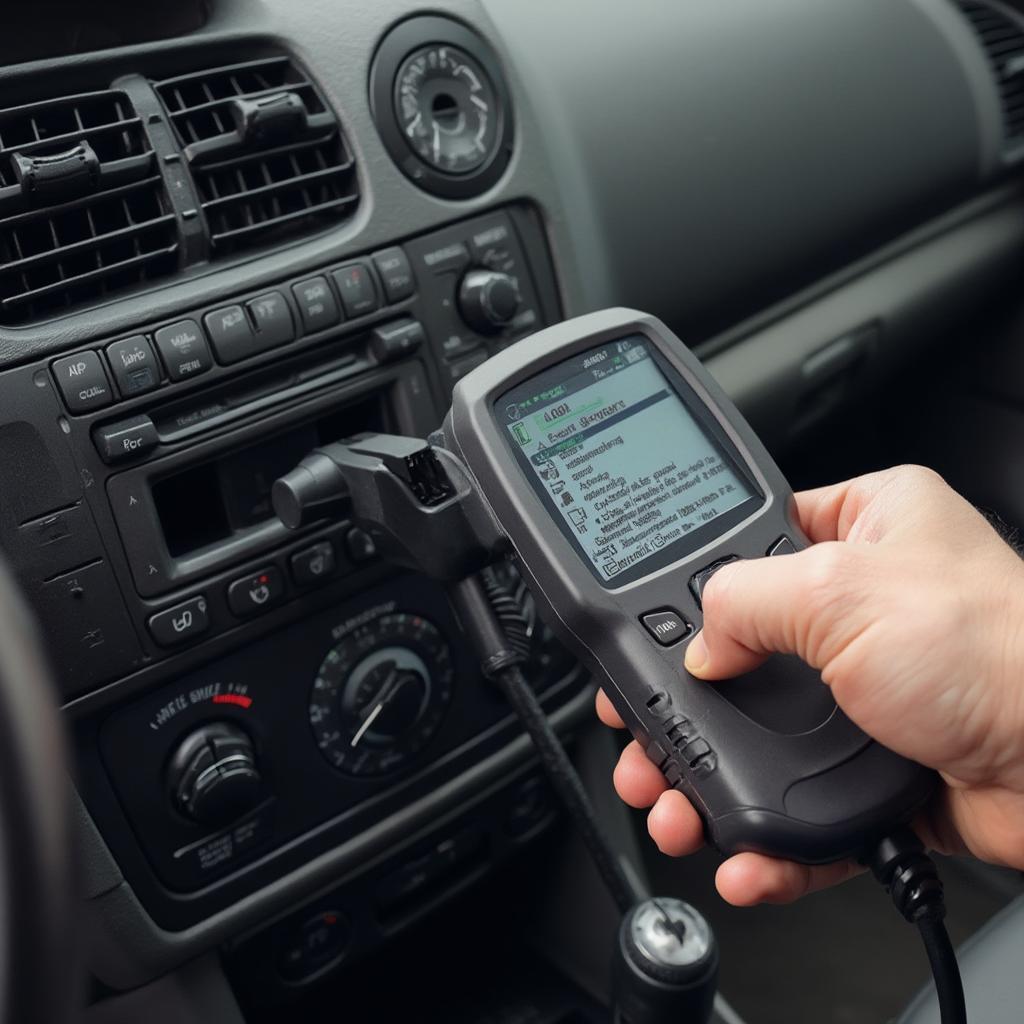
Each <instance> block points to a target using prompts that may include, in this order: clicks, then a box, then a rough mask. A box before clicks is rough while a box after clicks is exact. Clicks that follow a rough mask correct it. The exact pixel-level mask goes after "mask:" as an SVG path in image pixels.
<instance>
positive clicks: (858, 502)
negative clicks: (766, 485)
mask: <svg viewBox="0 0 1024 1024" xmlns="http://www.w3.org/2000/svg"><path fill="white" fill-rule="evenodd" d="M901 474H902V475H904V476H906V475H908V474H907V467H896V468H894V469H886V470H882V471H881V472H878V473H867V474H866V475H864V476H858V477H855V478H854V479H853V480H844V481H843V482H842V483H838V484H830V485H828V486H826V487H816V488H814V489H812V490H809V491H798V492H797V493H796V494H795V495H794V496H793V497H794V499H795V501H796V510H797V516H798V518H799V520H800V526H801V528H802V529H803V531H804V533H806V534H807V536H808V537H809V538H810V540H811V542H812V543H814V544H821V543H823V542H825V541H830V540H846V539H847V537H848V536H849V534H850V529H851V528H852V526H853V524H854V523H855V522H857V520H858V519H859V518H860V516H861V513H862V512H863V511H864V509H865V508H866V507H867V506H868V505H869V504H870V503H871V502H872V501H874V499H875V498H876V497H877V496H878V495H879V493H880V492H882V491H883V490H885V489H886V488H887V487H890V486H891V485H892V484H893V483H895V482H897V481H898V480H899V479H900V476H901Z"/></svg>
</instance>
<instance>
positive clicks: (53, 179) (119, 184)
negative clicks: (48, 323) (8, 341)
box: [0, 90, 178, 324]
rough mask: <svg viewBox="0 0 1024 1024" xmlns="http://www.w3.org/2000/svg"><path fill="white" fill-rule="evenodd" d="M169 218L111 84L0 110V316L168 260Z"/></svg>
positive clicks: (142, 277)
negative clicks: (93, 89)
mask: <svg viewBox="0 0 1024 1024" xmlns="http://www.w3.org/2000/svg"><path fill="white" fill-rule="evenodd" d="M177 249H178V235H177V231H176V227H175V218H174V214H173V211H172V210H171V207H170V204H169V203H168V201H167V197H166V194H165V191H164V186H163V182H162V179H161V177H160V175H159V173H158V171H157V168H156V164H155V160H154V156H153V153H152V150H151V148H150V145H149V142H148V140H147V136H146V133H145V132H144V130H143V127H142V123H141V121H140V119H139V117H138V116H137V115H136V113H135V110H134V109H133V107H132V105H131V103H130V101H129V100H128V97H127V96H126V95H125V94H124V93H122V92H119V91H117V90H109V91H101V92H91V93H84V94H81V95H76V96H65V97H61V98H58V99H51V100H47V101H45V102H41V103H33V104H30V105H27V106H20V107H9V108H6V109H3V110H0V323H3V324H20V323H25V322H27V321H29V320H35V319H40V318H42V317H44V316H48V315H52V314H53V313H55V312H59V311H62V310H64V309H67V308H70V307H73V306H76V305H79V304H80V303H82V302H87V301H95V300H96V299H98V298H102V297H104V296H106V295H109V294H113V293H115V292H118V291H121V290H123V289H125V288H130V287H132V286H136V285H138V284H140V283H142V282H146V281H151V280H153V279H155V278H158V277H161V276H163V275H165V274H168V273H170V272H172V271H173V270H174V269H175V268H176V266H177Z"/></svg>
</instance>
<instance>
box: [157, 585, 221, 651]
mask: <svg viewBox="0 0 1024 1024" xmlns="http://www.w3.org/2000/svg"><path fill="white" fill-rule="evenodd" d="M209 628H210V617H209V615H208V614H207V611H206V598H205V597H193V598H190V599H189V600H188V601H182V603H181V604H176V605H174V607H173V608H165V609H164V610H163V611H162V612H157V613H156V614H155V615H151V616H150V617H149V632H150V633H151V634H152V636H153V639H154V640H155V641H156V642H157V643H158V644H159V645H160V646H161V647H177V646H178V645H179V644H185V643H188V642H189V641H190V640H194V639H196V637H199V636H202V635H203V633H205V632H206V631H207V630H208V629H209Z"/></svg>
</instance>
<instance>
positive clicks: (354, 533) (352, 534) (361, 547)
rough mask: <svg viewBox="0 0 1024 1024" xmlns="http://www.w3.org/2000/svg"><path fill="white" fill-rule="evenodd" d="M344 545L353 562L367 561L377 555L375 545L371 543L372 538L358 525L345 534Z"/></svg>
mask: <svg viewBox="0 0 1024 1024" xmlns="http://www.w3.org/2000/svg"><path fill="white" fill-rule="evenodd" d="M345 546H346V547H347V548H348V554H349V557H350V558H351V559H352V561H353V562H357V563H358V562H368V561H370V559H371V558H376V557H377V545H376V544H374V543H373V538H372V537H371V536H370V535H369V534H368V533H367V532H366V531H365V530H360V529H359V527H358V526H355V527H353V528H352V529H351V530H349V531H348V533H347V534H346V535H345Z"/></svg>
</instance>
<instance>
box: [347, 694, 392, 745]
mask: <svg viewBox="0 0 1024 1024" xmlns="http://www.w3.org/2000/svg"><path fill="white" fill-rule="evenodd" d="M383 710H384V701H381V702H380V703H379V704H378V705H377V706H376V707H375V708H374V709H373V710H372V711H371V712H370V713H369V714H368V715H367V716H366V717H365V718H364V719H363V724H362V725H361V726H359V731H358V732H357V733H356V734H355V736H353V737H352V742H351V744H350V746H353V747H356V746H358V745H359V741H360V740H361V739H362V738H363V736H365V735H366V730H367V729H369V728H370V726H371V725H373V723H374V722H375V721H376V719H377V716H378V715H379V714H380V713H381V712H382V711H383Z"/></svg>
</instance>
